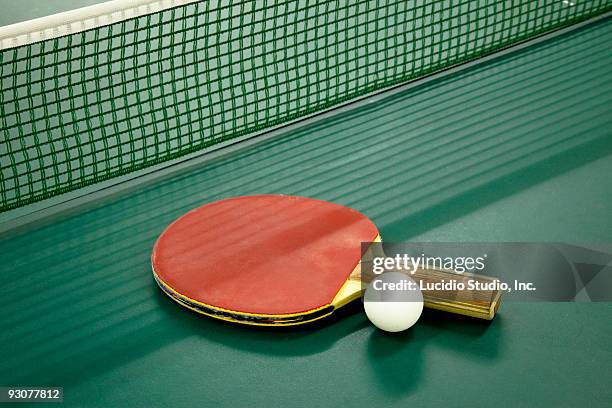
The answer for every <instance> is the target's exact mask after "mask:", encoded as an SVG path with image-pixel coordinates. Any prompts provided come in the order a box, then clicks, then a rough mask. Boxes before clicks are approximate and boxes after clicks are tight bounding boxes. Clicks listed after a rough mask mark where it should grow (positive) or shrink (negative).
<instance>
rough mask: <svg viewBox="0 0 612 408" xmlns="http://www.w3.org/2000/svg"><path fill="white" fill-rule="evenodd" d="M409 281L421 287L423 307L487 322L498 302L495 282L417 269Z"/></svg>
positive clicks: (489, 279)
mask: <svg viewBox="0 0 612 408" xmlns="http://www.w3.org/2000/svg"><path fill="white" fill-rule="evenodd" d="M411 278H412V279H414V280H415V281H416V282H417V284H418V285H419V287H421V288H422V290H421V292H422V293H423V301H424V305H425V307H428V308H430V309H437V310H442V311H445V312H450V313H455V314H460V315H465V316H471V317H477V318H480V319H487V320H491V319H493V317H495V313H496V312H497V309H498V308H499V305H500V303H501V294H502V291H501V290H500V289H499V288H498V285H497V284H496V280H495V279H494V278H491V277H488V276H481V275H473V274H469V273H464V274H458V273H455V272H450V271H444V270H437V269H417V270H416V271H415V272H414V273H413V274H411Z"/></svg>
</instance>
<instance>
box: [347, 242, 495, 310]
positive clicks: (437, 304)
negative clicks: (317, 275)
mask: <svg viewBox="0 0 612 408" xmlns="http://www.w3.org/2000/svg"><path fill="white" fill-rule="evenodd" d="M380 243H381V239H380V236H378V237H376V239H375V240H374V242H373V244H374V245H370V246H369V247H368V248H367V250H366V251H365V253H364V254H363V255H362V260H361V264H362V266H363V264H365V263H368V264H370V262H372V259H374V258H375V257H384V256H385V253H384V251H383V247H382V245H381V244H380ZM357 269H358V270H356V271H354V272H353V274H352V275H351V276H353V277H354V278H355V279H361V283H362V286H363V284H367V283H369V282H371V281H372V279H374V278H375V277H376V275H375V274H374V273H373V270H372V268H371V265H369V267H368V268H365V269H364V268H357ZM395 272H401V273H404V274H407V275H408V276H410V277H411V278H412V279H413V280H415V281H416V282H417V284H418V285H419V287H420V288H424V289H422V290H421V292H422V293H423V301H424V306H425V307H427V308H430V309H437V310H443V311H445V312H450V313H455V314H460V315H465V316H471V317H477V318H479V319H486V320H491V319H493V317H495V313H496V312H497V309H498V308H499V304H500V303H501V295H502V291H501V290H499V289H498V288H497V286H496V285H494V282H495V281H496V279H495V278H491V277H488V276H483V275H474V274H471V273H468V272H466V273H457V272H454V271H450V270H443V269H429V268H428V269H424V268H417V269H416V270H414V272H413V273H412V271H411V272H408V271H405V270H396V271H395ZM443 283H445V284H447V285H449V286H450V287H451V289H450V290H449V289H448V287H445V288H443V289H442V290H438V289H435V285H437V284H438V285H439V284H443ZM460 284H461V285H462V286H463V289H459V288H460V287H461V285H460ZM476 285H491V286H492V288H491V289H488V288H487V286H485V289H484V290H482V288H479V289H474V287H475V286H476ZM432 287H433V289H429V288H432ZM452 288H457V289H452ZM363 289H365V287H363Z"/></svg>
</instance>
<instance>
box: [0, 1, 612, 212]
mask: <svg viewBox="0 0 612 408" xmlns="http://www.w3.org/2000/svg"><path fill="white" fill-rule="evenodd" d="M611 6H612V1H605V0H601V1H577V0H576V1H575V0H572V1H546V2H544V1H515V0H514V1H485V0H461V1H450V0H448V1H447V0H445V1H413V2H406V1H398V2H386V3H385V4H382V2H379V1H352V2H349V1H313V0H309V1H266V2H240V3H237V4H233V5H226V2H222V1H203V2H197V3H192V4H189V5H185V6H180V7H176V8H172V9H168V10H165V11H162V12H158V13H155V14H150V15H146V16H142V17H138V18H134V19H130V20H125V21H122V22H118V23H115V24H112V25H110V26H105V27H99V28H96V29H93V30H89V31H85V32H82V33H77V34H72V35H69V36H65V37H60V38H55V39H51V40H47V41H43V42H38V43H35V44H31V45H26V46H21V47H17V48H12V49H5V50H2V51H0V78H1V83H2V92H1V93H0V98H1V100H0V106H1V108H0V109H1V110H2V111H1V120H2V123H1V125H0V126H1V137H0V163H1V172H0V188H1V197H0V211H6V210H8V209H12V208H15V207H18V206H21V205H25V204H29V203H32V202H35V201H37V200H41V199H44V198H47V197H50V196H53V195H56V194H59V193H62V192H66V191H69V190H73V189H76V188H79V187H83V186H85V185H88V184H92V183H94V182H98V181H101V180H105V179H109V178H111V177H115V176H118V175H123V174H126V173H128V172H132V171H134V170H139V169H143V168H145V167H147V166H151V165H154V164H157V163H160V162H163V161H167V160H170V159H174V158H177V157H180V156H182V155H185V154H188V153H191V152H194V151H197V150H200V149H203V148H206V147H209V146H212V145H215V144H217V143H220V142H223V141H227V140H229V139H232V138H236V137H238V136H242V135H246V134H249V133H253V132H257V131H260V130H263V129H266V128H269V127H272V126H275V125H278V124H282V123H284V122H287V121H290V120H294V119H297V118H300V117H302V116H304V115H308V114H311V113H313V112H317V111H320V110H322V109H326V108H329V107H331V106H333V105H336V104H339V103H341V102H344V101H347V100H350V99H353V98H356V97H359V96H361V95H364V94H367V93H370V92H372V91H376V90H378V89H381V88H385V87H389V86H391V85H394V84H399V83H402V82H405V81H409V80H413V79H415V78H418V77H421V76H423V75H427V74H429V73H432V72H434V71H438V70H441V69H444V68H447V67H449V66H452V65H455V64H458V63H461V62H465V61H468V60H473V59H475V58H478V57H480V56H482V55H484V54H488V53H491V52H494V51H496V50H499V49H500V48H503V47H506V46H508V45H511V44H513V43H516V42H518V41H522V40H525V39H527V38H531V37H533V36H536V35H539V34H541V33H544V32H547V31H550V30H552V29H555V28H558V27H561V26H564V25H568V24H571V23H575V22H578V21H581V20H584V19H587V18H589V17H592V16H594V15H597V14H601V13H603V12H605V11H607V10H609V9H610V8H611Z"/></svg>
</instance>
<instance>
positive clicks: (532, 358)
mask: <svg viewBox="0 0 612 408" xmlns="http://www.w3.org/2000/svg"><path fill="white" fill-rule="evenodd" d="M2 3H4V4H3V6H4V8H5V9H6V8H7V7H8V8H9V10H10V13H5V14H4V15H3V17H2V20H1V22H2V23H3V24H8V23H10V22H16V21H20V20H23V19H27V18H29V17H28V15H27V13H29V12H30V11H31V12H32V13H39V14H40V15H45V14H49V13H51V12H57V11H64V10H66V9H69V8H73V7H76V6H83V5H88V4H91V3H94V1H89V2H87V1H72V2H71V1H68V0H64V1H57V2H44V3H43V2H40V4H41V5H40V7H39V8H38V9H31V7H30V5H29V4H26V3H25V2H22V3H14V2H6V1H5V2H2ZM43 4H44V5H43ZM38 16H39V15H35V16H34V17H38ZM24 17H25V18H24ZM30 17H31V16H30ZM611 47H612V20H610V18H609V17H604V18H599V19H596V20H593V21H588V22H585V23H583V24H581V25H580V26H579V27H572V28H568V29H565V30H563V31H562V32H559V33H555V35H551V36H548V37H544V38H541V39H539V40H538V41H536V42H533V43H529V44H527V45H525V46H522V47H518V48H513V49H510V50H507V51H506V52H503V53H502V54H499V55H493V56H491V57H489V58H486V59H483V60H480V61H475V62H474V63H471V64H470V65H469V66H467V67H461V69H456V70H451V71H450V72H446V73H444V74H443V75H434V76H431V77H428V78H426V79H425V80H421V81H415V82H413V83H410V84H408V85H405V86H403V87H400V88H396V89H394V90H392V91H389V92H386V93H382V94H380V95H374V96H371V97H369V98H367V99H365V100H363V101H361V102H359V103H357V104H355V105H350V106H348V107H344V108H342V109H341V110H340V111H339V112H333V114H332V113H328V114H324V115H322V116H320V117H317V118H314V119H312V120H309V121H307V122H304V123H302V122H299V123H296V124H293V125H291V126H289V127H286V128H280V129H277V130H275V131H274V132H272V133H271V134H266V135H263V136H262V137H258V138H255V139H252V140H247V141H245V142H241V143H237V144H235V145H232V146H231V147H230V148H227V149H221V150H219V151H218V152H216V153H215V154H211V155H203V156H198V157H195V158H193V159H191V160H188V161H185V162H181V163H179V164H176V165H173V166H169V167H167V168H165V169H163V170H161V171H158V172H156V173H153V174H147V175H146V176H143V177H141V178H139V179H138V180H136V181H134V180H132V181H130V182H126V183H125V185H122V186H121V187H120V188H113V187H110V188H106V189H105V190H104V191H101V192H97V193H92V194H90V195H89V198H87V199H82V200H79V199H75V200H73V201H74V202H72V203H69V204H62V205H58V206H52V207H48V208H41V209H38V210H37V211H36V212H35V213H34V214H33V215H32V214H30V215H26V216H20V217H17V218H16V219H10V220H5V222H4V224H3V225H4V226H3V228H2V233H1V235H0V277H1V278H2V286H1V289H0V312H1V316H2V319H0V345H1V347H0V385H2V386H4V385H6V386H17V385H24V386H25V385H27V386H61V387H63V388H64V402H63V404H64V405H66V406H71V407H72V406H75V407H77V406H78V407H85V406H87V407H98V406H99V407H110V406H130V407H152V406H168V407H177V406H204V407H208V406H214V407H234V408H236V407H271V406H283V407H294V406H295V407H305V406H338V407H339V406H345V407H353V406H359V407H363V406H394V407H395V406H397V407H406V406H413V407H438V406H441V405H446V406H473V407H517V406H525V407H536V406H537V407H543V406H555V407H576V406H580V405H585V406H589V407H609V406H610V404H612V384H611V383H610V379H611V378H612V347H611V345H612V343H611V338H612V325H611V324H610V322H611V321H612V304H611V303H605V302H602V303H586V302H584V303H582V302H565V303H563V302H556V303H542V302H538V303H528V302H524V303H521V302H508V303H503V304H502V306H501V308H500V310H499V313H498V315H497V317H496V318H495V319H494V320H493V321H491V322H484V321H479V320H473V319H469V318H461V317H457V316H452V315H447V314H444V313H441V312H435V311H428V310H426V311H425V312H424V315H423V316H422V318H421V320H420V321H419V323H418V324H417V325H416V326H415V327H413V328H412V329H410V330H409V331H407V332H405V333H402V334H398V335H388V334H385V333H382V332H380V331H378V330H376V329H375V328H374V327H373V326H372V325H371V324H369V322H368V321H367V318H366V316H365V314H364V313H363V311H362V308H361V305H360V304H359V302H357V304H356V305H354V307H351V308H349V309H348V310H347V311H345V312H343V313H342V314H341V315H339V316H338V317H337V318H334V319H332V320H331V321H328V322H324V323H322V324H320V325H318V326H317V327H316V328H308V327H306V328H299V327H298V328H295V329H291V330H287V329H284V330H281V331H273V330H256V329H252V328H246V327H237V326H232V325H229V324H225V323H222V322H218V321H213V320H211V319H207V318H204V317H202V316H199V315H196V314H195V313H189V312H186V311H185V310H182V309H181V308H179V307H178V306H177V305H176V304H174V303H173V302H172V301H171V300H170V299H168V298H167V297H166V296H164V295H163V294H162V293H161V292H160V291H159V289H158V288H157V286H156V284H155V281H154V279H153V277H152V274H151V269H150V255H151V250H152V246H153V243H154V241H155V239H156V238H157V236H158V235H159V234H160V233H161V232H162V230H163V229H164V228H165V226H166V225H167V224H168V223H170V222H171V221H172V220H174V219H176V218H177V217H179V216H180V215H181V214H183V213H184V212H186V211H188V210H189V209H191V208H193V207H195V206H198V205H201V204H204V203H207V202H211V201H214V200H218V199H221V198H226V197H231V196H238V195H248V194H258V193H280V194H294V195H303V196H309V197H315V198H319V199H324V200H330V201H333V202H337V203H340V204H343V205H347V206H351V207H353V208H355V209H357V210H359V211H361V212H363V213H364V214H366V215H367V216H369V217H370V218H371V219H372V220H373V221H374V222H375V223H376V224H377V225H378V226H379V227H380V230H381V235H382V237H383V239H384V240H387V241H407V240H417V241H445V242H452V241H492V242H494V241H543V242H551V241H552V242H556V241H563V242H611V241H612V216H611V214H612V182H611V180H612V179H611V175H612V70H611V69H610V67H611V66H612V48H611ZM534 135H537V137H535V136H534ZM424 139H425V140H427V142H423V140H424ZM0 405H1V404H0ZM33 405H34V406H38V404H33Z"/></svg>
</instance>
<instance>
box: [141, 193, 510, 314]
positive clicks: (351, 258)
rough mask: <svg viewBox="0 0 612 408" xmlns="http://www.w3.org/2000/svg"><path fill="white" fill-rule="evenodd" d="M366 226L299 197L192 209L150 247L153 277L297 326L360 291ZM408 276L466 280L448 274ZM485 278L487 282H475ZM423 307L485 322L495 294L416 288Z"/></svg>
mask: <svg viewBox="0 0 612 408" xmlns="http://www.w3.org/2000/svg"><path fill="white" fill-rule="evenodd" d="M379 240H380V236H379V234H378V230H377V228H376V226H375V225H374V223H373V222H372V221H370V220H369V219H368V218H367V217H366V216H365V215H363V214H361V213H359V212H357V211H355V210H352V209H350V208H347V207H344V206H341V205H338V204H334V203H330V202H325V201H321V200H315V199H311V198H305V197H294V196H284V195H258V196H245V197H237V198H230V199H226V200H221V201H217V202H213V203H210V204H206V205H204V206H202V207H199V208H196V209H194V210H192V211H190V212H188V213H187V214H185V215H184V216H182V217H180V218H179V219H178V220H176V221H175V222H173V223H172V224H170V226H168V228H167V229H166V230H165V231H164V232H163V233H162V234H161V236H160V237H159V238H158V240H157V242H156V243H155V246H154V249H153V256H152V267H153V274H154V277H155V280H156V281H157V283H158V285H159V286H160V287H161V289H162V290H163V291H164V292H165V293H166V294H167V295H169V296H170V297H171V298H172V299H173V300H175V301H176V302H178V303H179V304H181V305H182V306H185V307H187V308H189V309H192V310H194V311H196V312H199V313H202V314H205V315H208V316H211V317H214V318H218V319H222V320H227V321H231V322H235V323H243V324H251V325H295V324H302V323H308V322H312V321H314V320H317V319H320V318H322V317H325V316H328V315H330V314H331V313H333V312H334V311H335V310H337V309H338V308H340V307H342V306H344V305H345V304H347V303H348V302H350V301H352V300H354V299H357V298H359V297H360V295H361V294H362V289H363V285H362V279H363V278H364V277H362V276H361V267H360V265H361V263H360V262H361V260H362V243H372V242H375V241H379ZM413 278H417V279H418V278H420V279H423V280H429V281H431V280H433V281H440V280H442V279H447V280H448V279H455V280H459V281H461V280H464V279H467V277H466V276H463V275H457V274H454V273H452V272H449V271H440V270H419V271H417V273H416V275H415V276H413ZM475 278H476V279H481V280H487V279H489V280H490V279H491V278H486V277H475ZM423 295H424V301H425V306H426V307H432V308H436V309H442V310H446V311H450V312H454V313H460V314H465V315H470V316H474V317H480V318H486V319H491V318H492V317H493V316H494V314H495V311H496V310H497V306H498V305H499V299H500V297H499V296H500V294H499V293H498V292H490V293H479V294H477V295H476V296H475V294H474V293H465V294H461V293H447V292H440V293H434V292H431V293H430V292H424V293H423Z"/></svg>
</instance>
